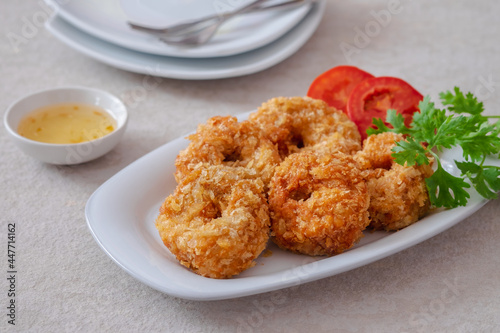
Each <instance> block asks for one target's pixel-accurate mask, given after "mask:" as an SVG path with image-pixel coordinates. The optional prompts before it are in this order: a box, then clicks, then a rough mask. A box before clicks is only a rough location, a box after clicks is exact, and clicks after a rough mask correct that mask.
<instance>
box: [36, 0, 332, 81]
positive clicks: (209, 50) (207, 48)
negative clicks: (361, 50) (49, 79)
mask: <svg viewBox="0 0 500 333" xmlns="http://www.w3.org/2000/svg"><path fill="white" fill-rule="evenodd" d="M46 1H47V3H48V4H49V5H50V6H51V7H53V8H54V9H55V14H54V15H53V17H52V18H51V19H50V20H49V21H48V22H47V24H46V26H47V29H48V30H49V31H50V32H51V33H52V34H53V35H54V36H56V37H57V38H59V39H60V40H61V41H62V42H64V43H66V44H67V45H69V46H71V47H73V48H74V49H76V50H78V51H80V52H82V53H84V54H86V55H88V56H90V57H92V58H94V59H96V60H98V61H101V62H103V63H106V64H109V65H111V66H115V67H118V68H121V69H125V70H128V71H132V72H136V73H143V74H148V75H153V76H161V77H168V78H176V79H190V80H206V79H219V78H228V77H235V76H242V75H246V74H251V73H255V72H258V71H261V70H264V69H266V68H269V67H271V66H273V65H275V64H277V63H279V62H281V61H283V60H284V59H286V58H287V57H289V56H290V55H292V54H293V53H295V52H296V51H297V50H298V49H299V48H300V47H301V46H302V45H303V44H304V43H305V42H306V41H307V40H308V39H309V38H310V37H311V35H312V34H313V33H314V31H315V30H316V28H317V26H318V24H319V22H320V20H321V18H322V16H323V12H324V9H325V5H326V3H325V1H326V0H320V1H317V2H315V3H312V4H305V5H303V6H300V7H296V8H293V9H288V10H270V11H262V12H254V13H248V14H244V15H241V16H238V17H236V18H234V19H232V20H230V21H228V22H227V23H225V24H224V25H222V26H221V28H220V29H219V31H218V32H217V34H216V35H215V36H214V37H213V38H212V39H211V40H210V41H209V43H207V44H205V45H202V46H197V47H178V46H172V45H167V44H165V43H163V42H161V41H160V40H159V39H158V38H156V37H154V36H152V35H148V34H145V33H143V32H139V31H135V30H133V29H132V28H130V27H129V25H128V24H127V21H133V22H135V23H143V24H147V25H148V26H166V25H169V24H174V23H176V22H179V21H183V20H187V19H193V18H196V17H204V16H206V15H210V14H215V13H217V12H218V11H219V10H223V9H228V8H229V7H231V6H236V5H238V6H241V5H243V4H245V3H246V2H248V0H213V1H207V0H186V1H180V0H163V1H162V0H106V1H102V0H71V1H67V0H46ZM278 2H279V1H278Z"/></svg>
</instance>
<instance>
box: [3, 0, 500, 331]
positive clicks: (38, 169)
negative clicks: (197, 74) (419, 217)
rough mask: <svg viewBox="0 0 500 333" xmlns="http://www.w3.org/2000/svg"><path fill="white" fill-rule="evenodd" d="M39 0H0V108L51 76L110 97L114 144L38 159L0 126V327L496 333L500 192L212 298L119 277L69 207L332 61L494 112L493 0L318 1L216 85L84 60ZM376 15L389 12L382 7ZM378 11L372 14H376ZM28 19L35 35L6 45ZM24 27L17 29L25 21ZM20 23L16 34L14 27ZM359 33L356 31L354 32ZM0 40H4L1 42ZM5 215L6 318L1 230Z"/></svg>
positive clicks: (290, 91)
mask: <svg viewBox="0 0 500 333" xmlns="http://www.w3.org/2000/svg"><path fill="white" fill-rule="evenodd" d="M44 7H45V5H44V4H43V3H42V2H41V1H38V2H37V1H2V2H1V3H0V22H1V23H0V38H1V42H0V59H1V60H0V112H1V115H2V116H3V114H4V112H5V110H6V108H7V106H8V105H9V104H10V103H11V102H13V101H14V100H16V99H17V98H20V97H21V96H23V95H25V94H28V93H30V92H33V91H36V90H40V89H45V88H52V87H57V86H64V85H84V86H89V87H96V88H101V89H104V90H107V91H109V92H111V93H113V94H116V95H118V96H120V97H121V98H123V99H124V101H125V102H126V103H127V104H128V106H129V112H130V119H129V120H130V121H129V126H128V129H127V131H126V133H125V136H124V137H123V140H122V141H121V142H120V144H119V145H118V146H117V147H116V148H115V149H114V150H113V151H112V152H111V153H109V154H108V155H106V156H105V157H103V158H101V159H98V160H96V161H94V162H90V163H87V164H84V165H77V166H53V165H47V164H43V163H41V162H38V161H36V160H34V159H32V158H30V157H28V156H26V155H24V154H23V153H22V152H21V151H19V150H18V149H17V148H16V147H15V146H14V145H13V143H12V142H11V141H10V140H9V138H8V137H7V135H6V132H5V128H4V127H3V126H2V129H1V131H0V149H1V151H0V161H1V162H0V177H1V181H0V184H1V194H0V196H1V200H0V213H1V226H0V249H1V250H0V271H1V273H0V277H1V279H0V280H1V283H0V309H1V310H0V331H2V332H5V331H24V332H76V331H79V332H137V331H144V332H160V331H169V332H252V331H255V332H260V331H262V332H326V331H335V332H445V331H447V332H499V331H500V246H499V245H498V240H499V239H500V204H499V203H500V201H499V200H494V201H491V202H489V203H488V204H487V205H486V206H484V207H483V208H482V209H481V210H479V211H478V212H477V213H475V214H474V215H472V216H471V217H469V218H467V219H465V220H464V221H463V222H461V223H459V224H458V225H456V226H454V227H452V228H451V229H449V230H447V231H445V232H443V233H442V234H440V235H437V236H435V237H433V238H431V239H429V240H427V241H425V242H423V243H421V244H418V245H416V246H413V247H411V248H409V249H407V250H405V251H402V252H400V253H397V254H395V255H392V256H390V257H388V258H385V259H382V260H379V261H377V262H375V263H372V264H369V265H366V266H364V267H361V268H358V269H355V270H352V271H349V272H346V273H343V274H340V275H337V276H333V277H329V278H325V279H322V280H319V281H316V282H311V283H308V284H305V285H301V286H299V287H295V288H292V289H287V290H285V292H284V293H283V291H282V292H281V293H283V294H281V296H283V295H285V297H286V298H285V300H286V301H285V302H280V304H276V303H275V302H274V303H273V295H275V292H270V293H265V294H260V295H255V296H249V297H244V298H239V299H231V300H224V301H210V302H200V301H188V300H183V299H179V298H174V297H171V296H168V295H165V294H162V293H160V292H158V291H156V290H154V289H152V288H150V287H148V286H146V285H144V284H142V283H140V282H139V281H137V280H135V279H134V278H133V277H131V276H130V275H128V274H127V273H126V272H125V271H123V270H122V269H121V268H120V267H118V266H117V265H116V264H115V263H114V262H113V261H112V260H111V259H110V258H109V257H108V256H107V255H106V254H105V253H104V252H103V251H102V250H101V249H100V248H99V246H98V245H97V244H96V242H95V241H94V239H93V238H92V235H91V233H90V232H89V229H88V227H87V224H86V221H85V215H84V207H85V203H86V201H87V199H88V198H89V196H90V195H91V194H92V193H93V191H95V190H96V189H97V188H98V187H99V186H100V185H101V184H102V183H103V182H104V181H106V180H107V179H108V178H109V177H111V176H112V175H113V174H115V173H116V172H118V171H119V170H121V169H122V168H124V167H125V166H127V165H128V164H129V163H131V162H133V161H134V160H136V159H137V158H139V157H141V156H143V155H144V154H147V153H148V152H150V151H152V150H153V149H155V148H157V147H159V146H161V145H163V144H164V143H166V142H168V141H170V140H172V139H174V138H177V137H179V136H181V135H184V134H186V133H188V132H189V131H192V130H194V129H195V127H196V124H198V123H200V122H204V121H205V120H206V119H207V118H209V117H211V116H214V115H229V114H231V115H236V114H239V113H242V112H246V111H249V110H253V109H255V108H256V107H257V106H259V105H260V104H261V103H262V102H264V101H266V100H267V99H269V98H271V97H275V96H294V95H305V93H306V91H307V88H308V86H309V84H310V82H311V81H312V79H313V78H314V77H316V76H317V75H318V74H320V73H321V72H323V71H325V70H327V69H329V68H331V67H333V66H336V65H340V64H352V65H356V66H359V67H361V68H363V69H365V70H367V71H369V72H371V73H373V74H374V75H378V76H381V75H390V76H397V77H401V78H403V79H405V80H407V81H409V82H411V83H412V84H413V85H414V86H415V87H416V88H417V89H418V90H419V91H421V92H423V93H424V94H429V95H431V96H432V97H434V98H436V97H437V96H438V93H439V92H440V91H442V90H445V89H451V88H453V86H455V85H458V86H460V87H461V88H463V89H464V90H469V91H473V92H476V93H477V94H478V95H479V96H480V97H481V98H482V99H483V100H484V104H485V107H486V110H487V111H486V112H487V113H488V114H496V115H500V109H499V105H500V93H499V92H498V89H499V85H498V84H499V82H500V62H499V60H500V59H499V57H500V43H499V37H500V20H499V19H498V14H500V2H498V1H487V0H481V1H466V0H458V1H457V0H442V1H430V0H422V1H410V0H401V1H392V0H389V1H384V0H369V1H368V0H358V1H333V0H332V1H329V2H328V6H327V10H326V13H325V16H324V18H323V20H322V22H321V24H320V26H319V28H318V30H317V32H316V33H315V34H314V35H313V37H312V38H311V39H310V40H309V41H308V42H307V43H306V44H305V45H304V46H303V47H302V48H301V49H300V50H299V51H298V52H297V53H296V54H294V55H292V56H291V57H289V58H288V59H286V60H285V61H283V62H282V63H280V64H278V65H276V66H274V67H272V68H270V69H267V70H265V71H262V72H259V73H256V74H252V75H248V76H244V77H239V78H231V79H222V80H211V81H182V80H173V79H166V78H163V79H161V82H160V84H159V85H158V86H157V87H155V88H154V89H149V90H147V93H146V94H145V95H144V94H143V95H140V96H141V98H137V96H138V93H137V92H138V91H139V90H141V87H143V85H144V83H143V82H144V81H143V80H144V77H145V75H141V74H133V73H129V72H125V71H122V70H119V69H115V68H113V67H109V66H107V65H104V64H101V63H99V62H96V61H94V60H92V59H90V58H88V57H86V56H84V55H82V54H80V53H78V52H76V51H74V50H73V49H71V48H69V47H68V46H66V45H64V44H62V43H61V42H60V41H59V40H57V39H56V38H54V37H52V36H51V35H50V34H49V33H48V32H47V31H46V30H44V28H43V27H41V23H43V20H44V19H45V18H46V17H47V14H43V13H45V12H46V9H45V8H44ZM387 13H390V17H389V16H388V15H387ZM384 14H385V15H384ZM27 22H30V23H31V24H32V25H33V26H34V28H35V29H32V30H31V33H30V34H29V35H28V36H25V37H26V38H24V37H23V38H24V39H23V40H21V41H22V42H19V41H18V42H17V43H15V44H13V43H12V38H11V37H12V36H13V35H14V34H15V35H17V36H23V35H22V34H23V29H27V28H23V27H24V26H25V25H27V24H29V23H27ZM26 31H27V30H26ZM26 31H25V33H26ZM363 35H364V36H363ZM9 36H10V37H9ZM10 223H15V246H16V257H15V260H16V261H15V264H16V271H17V273H16V279H15V284H14V287H15V297H14V299H15V305H16V317H15V326H13V325H11V324H9V323H8V320H9V317H8V316H7V314H8V313H9V311H10V310H9V309H7V307H8V306H10V303H9V302H10V300H11V299H12V298H13V297H9V296H8V291H9V289H10V288H11V284H10V281H9V280H8V278H9V274H8V273H7V271H8V259H9V258H8V253H7V242H8V224H10Z"/></svg>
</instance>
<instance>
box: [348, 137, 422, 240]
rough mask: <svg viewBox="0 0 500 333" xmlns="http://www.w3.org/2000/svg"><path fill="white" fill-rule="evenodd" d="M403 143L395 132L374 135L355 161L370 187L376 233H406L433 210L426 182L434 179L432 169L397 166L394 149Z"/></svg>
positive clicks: (367, 141) (371, 224)
mask: <svg viewBox="0 0 500 333" xmlns="http://www.w3.org/2000/svg"><path fill="white" fill-rule="evenodd" d="M401 140H404V137H403V136H402V135H400V134H395V133H391V132H386V133H382V134H377V135H371V136H369V137H368V138H367V139H366V140H365V141H364V144H363V149H362V150H361V151H359V152H358V153H356V155H355V157H354V158H355V159H356V161H357V162H358V163H359V165H360V167H361V169H362V170H363V172H362V173H363V177H364V178H365V180H366V182H367V185H368V192H369V193H370V208H369V209H368V212H369V214H370V220H371V223H370V227H372V228H374V229H383V230H388V231H390V230H399V229H402V228H404V227H407V226H409V225H411V224H413V223H415V222H416V221H418V220H419V219H420V218H421V217H423V216H424V215H425V214H426V213H427V212H428V211H429V208H430V200H429V194H428V191H427V186H426V183H425V178H426V177H429V176H430V175H432V168H431V166H430V165H421V166H410V167H408V166H402V165H399V164H397V163H396V162H394V158H393V157H392V156H391V154H392V153H393V152H392V151H391V149H392V148H393V147H394V146H395V142H397V141H401Z"/></svg>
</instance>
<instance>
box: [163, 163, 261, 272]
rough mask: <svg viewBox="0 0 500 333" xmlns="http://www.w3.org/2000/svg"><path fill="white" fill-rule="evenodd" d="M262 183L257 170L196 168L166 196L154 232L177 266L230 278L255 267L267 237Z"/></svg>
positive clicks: (221, 167)
mask: <svg viewBox="0 0 500 333" xmlns="http://www.w3.org/2000/svg"><path fill="white" fill-rule="evenodd" d="M263 189H264V184H263V183H262V181H261V180H260V179H259V178H258V177H257V176H256V173H255V171H253V170H250V169H246V168H242V167H228V166H224V165H217V166H213V165H200V166H199V167H196V168H195V169H194V170H193V171H192V172H191V173H190V174H189V175H187V176H186V177H184V179H183V180H182V182H181V183H180V184H178V186H177V188H176V189H175V192H174V193H173V194H172V195H170V196H169V197H167V198H166V200H165V202H164V203H163V205H162V206H161V208H160V214H159V216H158V218H157V219H156V228H157V229H158V231H159V233H160V237H161V239H162V240H163V243H164V244H165V245H166V246H167V248H168V249H169V250H170V252H172V253H173V254H174V255H175V256H176V257H177V259H178V260H179V261H180V263H181V264H182V265H184V266H186V267H188V268H190V269H192V270H193V271H194V272H196V273H197V274H199V275H202V276H206V277H211V278H229V277H231V276H233V275H236V274H239V273H240V272H242V271H244V270H245V269H247V268H250V267H252V266H254V265H255V261H254V259H256V258H257V257H258V256H259V254H260V253H261V252H262V251H263V250H264V249H265V247H266V244H267V241H268V239H269V212H268V206H267V202H266V198H265V196H264V192H263Z"/></svg>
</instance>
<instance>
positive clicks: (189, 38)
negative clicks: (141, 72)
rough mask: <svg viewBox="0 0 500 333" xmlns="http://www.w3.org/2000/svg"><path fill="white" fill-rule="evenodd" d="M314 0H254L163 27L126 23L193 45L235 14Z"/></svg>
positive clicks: (170, 40) (173, 42) (167, 39)
mask: <svg viewBox="0 0 500 333" xmlns="http://www.w3.org/2000/svg"><path fill="white" fill-rule="evenodd" d="M314 1H315V0H289V1H285V2H280V3H277V4H273V5H267V6H266V5H265V4H264V3H265V2H269V0H256V1H253V2H251V3H249V4H248V5H246V6H243V7H241V8H239V9H236V10H234V11H232V12H227V13H222V14H216V15H211V16H208V17H204V18H201V19H198V20H194V21H189V22H184V23H180V24H177V25H174V26H170V27H165V28H151V27H147V26H144V25H139V24H136V23H132V22H128V24H129V25H130V26H131V27H132V28H133V29H135V30H138V31H143V32H147V33H149V34H152V35H155V36H157V37H158V38H159V39H160V40H161V41H163V42H165V43H167V44H171V45H177V46H195V45H202V44H205V43H206V42H208V41H209V40H210V39H211V38H212V37H213V36H214V34H215V33H216V32H217V30H218V29H219V27H220V26H221V25H222V24H223V23H225V22H226V21H227V20H229V19H231V18H233V17H235V16H237V15H240V14H243V13H248V12H253V11H263V10H268V9H278V8H289V7H296V6H299V5H303V4H305V3H311V2H314Z"/></svg>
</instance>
